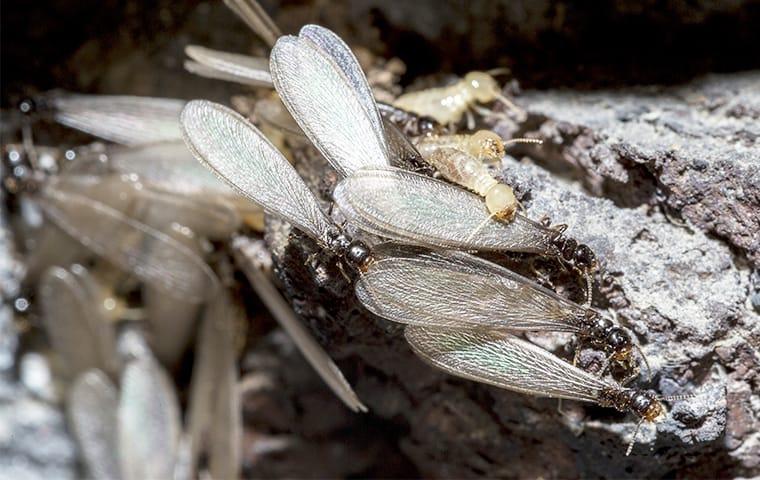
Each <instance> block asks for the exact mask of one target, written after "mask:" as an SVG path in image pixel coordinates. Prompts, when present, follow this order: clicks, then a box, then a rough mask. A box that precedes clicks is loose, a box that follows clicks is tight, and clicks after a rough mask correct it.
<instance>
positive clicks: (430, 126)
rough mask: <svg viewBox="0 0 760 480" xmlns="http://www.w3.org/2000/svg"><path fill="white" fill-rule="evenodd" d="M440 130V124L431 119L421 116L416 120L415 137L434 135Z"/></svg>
mask: <svg viewBox="0 0 760 480" xmlns="http://www.w3.org/2000/svg"><path fill="white" fill-rule="evenodd" d="M440 130H441V124H440V123H438V122H437V121H435V119H434V118H433V117H428V116H427V115H422V116H420V117H419V118H417V132H415V133H416V134H417V136H426V135H436V134H438V133H439V132H440Z"/></svg>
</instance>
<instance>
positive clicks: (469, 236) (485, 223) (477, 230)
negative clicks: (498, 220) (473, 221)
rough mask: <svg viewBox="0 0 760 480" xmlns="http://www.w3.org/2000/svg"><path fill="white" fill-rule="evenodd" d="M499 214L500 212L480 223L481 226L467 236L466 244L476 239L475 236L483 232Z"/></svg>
mask: <svg viewBox="0 0 760 480" xmlns="http://www.w3.org/2000/svg"><path fill="white" fill-rule="evenodd" d="M497 213H498V212H494V213H492V214H490V215H489V216H488V217H486V218H485V219H484V220H483V221H482V222H480V225H478V226H477V227H475V230H473V231H472V233H471V234H469V235H468V236H467V239H466V240H465V242H469V241H470V240H472V239H473V238H475V235H477V234H478V232H479V231H481V230H483V227H485V226H486V225H487V224H488V222H489V221H491V219H492V218H493V217H495V216H496V214H497Z"/></svg>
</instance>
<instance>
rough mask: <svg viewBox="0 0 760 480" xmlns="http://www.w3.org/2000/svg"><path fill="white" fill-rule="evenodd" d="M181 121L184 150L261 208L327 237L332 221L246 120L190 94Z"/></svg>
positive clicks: (271, 147) (286, 162)
mask: <svg viewBox="0 0 760 480" xmlns="http://www.w3.org/2000/svg"><path fill="white" fill-rule="evenodd" d="M181 123H182V128H183V130H184V132H185V141H186V142H187V144H188V146H189V147H190V150H191V151H192V152H193V154H194V155H195V156H196V158H197V159H198V160H199V161H201V162H203V164H205V165H206V166H208V167H209V168H210V169H211V170H213V171H214V172H215V173H216V174H217V175H219V177H220V178H221V179H222V180H224V181H226V182H227V183H228V184H229V185H231V186H232V187H233V188H234V189H235V190H237V191H238V192H240V193H241V194H242V195H245V196H246V197H248V198H249V199H251V200H253V201H254V202H256V203H258V204H259V205H261V207H262V208H264V210H265V211H267V212H269V213H271V214H274V215H277V216H279V217H282V218H283V219H285V220H287V221H288V222H290V223H292V224H293V225H295V226H297V227H298V228H300V229H301V230H303V231H304V232H306V233H307V234H309V235H311V236H312V237H314V238H315V239H317V240H319V241H322V242H325V243H326V242H327V240H328V238H327V235H328V232H329V231H330V230H331V228H332V224H331V222H330V221H329V220H328V219H327V216H326V215H325V214H324V212H322V210H321V209H320V207H319V204H318V203H317V199H316V198H315V197H314V194H313V193H311V191H310V190H309V188H308V187H307V186H306V184H305V183H304V181H303V180H302V179H301V177H300V176H299V175H298V173H297V172H296V171H295V169H294V168H293V167H292V165H290V163H288V161H287V160H286V159H285V157H283V156H282V154H281V153H280V152H278V151H277V149H276V148H275V147H274V146H273V145H272V144H271V143H270V142H269V140H267V139H266V137H264V135H263V134H262V133H261V132H260V131H259V130H258V129H257V128H256V127H254V126H253V125H251V123H250V122H248V121H247V120H246V119H245V118H243V117H242V116H240V115H239V114H238V113H236V112H234V111H232V110H230V109H229V108H227V107H224V106H222V105H219V104H215V103H212V102H208V101H204V100H194V101H192V102H190V103H188V104H187V107H185V109H184V110H183V111H182V116H181Z"/></svg>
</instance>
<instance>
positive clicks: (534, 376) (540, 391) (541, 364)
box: [404, 325, 665, 455]
mask: <svg viewBox="0 0 760 480" xmlns="http://www.w3.org/2000/svg"><path fill="white" fill-rule="evenodd" d="M404 336H405V337H406V340H407V341H408V342H409V345H411V347H412V350H414V352H415V353H416V354H417V355H419V356H420V357H421V358H422V359H423V360H425V361H426V362H428V363H430V364H431V365H433V366H435V367H437V368H440V369H442V370H444V371H445V372H447V373H449V374H451V375H454V376H457V377H462V378H466V379H468V380H474V381H477V382H482V383H487V384H489V385H494V386H497V387H500V388H504V389H507V390H512V391H515V392H520V393H525V394H528V395H536V396H542V397H551V398H560V399H569V400H578V401H582V402H592V403H597V404H599V405H601V406H603V407H613V408H615V409H617V410H620V411H623V412H625V411H630V412H632V413H634V414H635V415H636V416H638V417H639V419H640V420H639V423H638V425H641V423H642V422H643V421H649V422H653V421H655V420H657V419H658V418H659V417H660V416H661V415H663V413H664V412H665V408H664V407H663V405H662V404H661V403H660V401H659V398H658V396H657V395H655V394H654V392H651V391H643V390H637V389H631V388H625V387H621V386H620V385H617V384H615V383H613V382H608V381H605V380H603V379H601V378H599V377H596V376H594V375H592V374H590V373H588V372H584V371H583V370H581V369H579V368H576V367H574V366H572V365H570V364H569V363H567V362H565V361H564V360H561V359H559V358H557V357H556V356H554V355H552V354H551V353H549V352H547V351H546V350H543V349H542V348H540V347H538V346H536V345H534V344H532V343H530V342H528V341H525V340H521V339H519V338H517V337H515V336H513V335H511V334H509V333H506V332H495V331H487V330H471V331H465V330H451V329H449V328H440V327H438V328H433V327H420V326H413V325H410V326H407V327H406V329H405V331H404ZM637 432H638V426H637V427H636V431H635V432H634V434H633V439H632V441H631V443H630V444H629V447H628V451H627V452H626V455H628V454H629V453H630V451H631V448H632V447H633V440H635V437H636V433H637Z"/></svg>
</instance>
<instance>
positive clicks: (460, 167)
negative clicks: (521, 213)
mask: <svg viewBox="0 0 760 480" xmlns="http://www.w3.org/2000/svg"><path fill="white" fill-rule="evenodd" d="M510 143H541V140H537V139H530V138H515V139H512V140H508V141H506V142H504V141H502V139H501V137H499V136H498V135H497V134H496V133H494V132H491V131H489V130H480V131H478V132H475V133H474V134H455V135H431V136H427V137H422V138H420V139H419V140H418V141H417V143H416V147H417V150H419V152H420V154H421V155H422V158H424V159H425V161H426V162H427V163H428V164H430V166H432V167H433V168H435V169H436V170H437V171H438V172H439V173H440V174H441V176H442V177H444V178H446V179H447V180H449V181H452V182H454V183H457V184H459V185H462V186H463V187H465V188H468V189H470V190H472V191H473V192H475V193H477V194H478V195H480V196H482V197H484V199H485V201H486V207H487V208H488V211H489V212H490V213H491V214H492V215H493V216H495V217H497V218H499V219H501V220H505V221H510V220H512V219H513V218H514V216H515V213H517V209H518V208H519V207H520V202H518V200H517V197H515V192H514V190H512V187H510V186H509V185H507V184H505V183H502V182H500V181H499V180H497V179H496V178H494V177H493V175H492V174H491V172H490V171H489V169H488V167H487V166H486V165H485V163H484V162H487V161H488V162H498V161H500V160H501V159H502V158H503V157H504V154H505V146H506V145H509V144H510Z"/></svg>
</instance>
